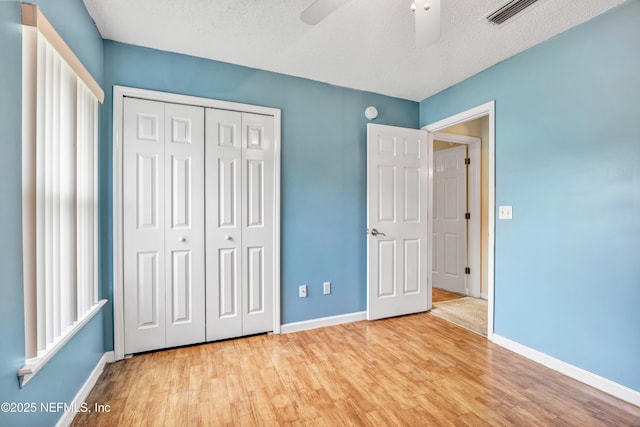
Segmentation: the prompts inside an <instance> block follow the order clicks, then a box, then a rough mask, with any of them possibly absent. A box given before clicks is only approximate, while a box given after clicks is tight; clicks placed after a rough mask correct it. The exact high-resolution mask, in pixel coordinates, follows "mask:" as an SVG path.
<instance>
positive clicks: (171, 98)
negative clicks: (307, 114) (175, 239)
mask: <svg viewBox="0 0 640 427" xmlns="http://www.w3.org/2000/svg"><path fill="white" fill-rule="evenodd" d="M125 97H129V98H140V99H146V100H149V101H158V102H167V103H172V104H184V105H193V106H197V107H204V108H215V109H220V110H232V111H241V112H247V113H255V114H262V115H266V116H272V117H273V118H274V137H273V194H272V197H273V222H274V224H273V234H274V238H273V333H274V334H279V333H280V288H281V284H280V162H281V128H280V124H281V111H280V109H277V108H271V107H262V106H256V105H249V104H241V103H236V102H228V101H220V100H216V99H209V98H201V97H196V96H189V95H180V94H175V93H168V92H159V91H154V90H147V89H138V88H132V87H126V86H114V87H113V139H112V143H113V147H112V148H113V165H112V172H113V192H112V196H113V346H114V348H113V350H114V359H115V360H121V359H123V358H124V265H123V253H124V250H123V249H124V236H123V211H122V209H123V203H122V196H123V191H122V185H123V176H122V160H123V159H122V125H123V111H124V108H123V105H124V98H125ZM205 274H206V273H205Z"/></svg>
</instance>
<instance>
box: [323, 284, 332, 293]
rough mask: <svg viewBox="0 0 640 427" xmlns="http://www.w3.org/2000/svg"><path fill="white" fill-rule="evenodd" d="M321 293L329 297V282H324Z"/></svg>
mask: <svg viewBox="0 0 640 427" xmlns="http://www.w3.org/2000/svg"><path fill="white" fill-rule="evenodd" d="M322 292H323V293H324V294H325V295H329V294H330V293H331V282H324V283H323V284H322Z"/></svg>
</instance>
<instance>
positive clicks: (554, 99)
mask: <svg viewBox="0 0 640 427" xmlns="http://www.w3.org/2000/svg"><path fill="white" fill-rule="evenodd" d="M493 99H495V100H496V122H495V124H496V154H495V161H496V205H503V204H504V205H513V215H514V216H513V218H514V219H513V220H512V221H497V223H496V246H495V332H496V333H497V334H499V335H502V336H505V337H507V338H509V339H511V340H514V341H517V342H519V343H521V344H524V345H526V346H529V347H531V348H534V349H536V350H538V351H541V352H543V353H547V354H549V355H551V356H553V357H556V358H558V359H560V360H563V361H565V362H568V363H570V364H572V365H575V366H578V367H580V368H583V369H586V370H587V371H590V372H593V373H595V374H597V375H600V376H603V377H605V378H608V379H610V380H612V381H615V382H618V383H620V384H623V385H625V386H627V387H630V388H632V389H635V390H639V391H640V331H639V329H638V326H639V325H640V309H639V308H638V307H639V306H640V259H639V258H638V252H637V250H638V244H639V243H640V1H637V0H635V1H632V2H630V3H626V4H624V5H623V6H621V7H618V8H616V9H614V10H612V11H609V12H608V13H606V14H604V15H601V16H600V17H597V18H595V19H593V20H591V21H589V22H587V23H585V24H583V25H581V26H579V27H576V28H574V29H572V30H570V31H567V32H565V33H563V34H561V35H559V36H557V37H555V38H554V39H552V40H549V41H547V42H545V43H543V44H541V45H538V46H537V47H534V48H532V49H530V50H528V51H526V52H524V53H522V54H520V55H518V56H516V57H513V58H511V59H508V60H506V61H504V62H502V63H500V64H498V65H496V66H494V67H492V68H490V69H489V70H486V71H484V72H482V73H480V74H478V75H476V76H474V77H472V78H470V79H468V80H466V81H464V82H462V83H460V84H458V85H456V86H453V87H451V88H449V89H447V90H445V91H443V92H441V93H439V94H437V95H435V96H432V97H430V98H428V99H426V100H424V101H422V102H421V104H420V123H421V125H425V124H428V123H433V122H435V121H437V120H439V119H442V118H444V117H448V116H450V115H453V114H455V113H458V112H460V111H464V110H466V109H468V108H470V107H473V106H476V105H479V104H482V103H484V102H487V101H490V100H493Z"/></svg>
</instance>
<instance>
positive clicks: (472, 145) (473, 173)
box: [433, 132, 481, 298]
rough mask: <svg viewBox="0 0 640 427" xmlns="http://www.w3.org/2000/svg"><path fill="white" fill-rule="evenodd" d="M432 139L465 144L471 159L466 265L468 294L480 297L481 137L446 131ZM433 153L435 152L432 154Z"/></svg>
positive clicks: (468, 182)
mask: <svg viewBox="0 0 640 427" xmlns="http://www.w3.org/2000/svg"><path fill="white" fill-rule="evenodd" d="M433 139H434V140H438V141H444V142H453V143H456V144H463V145H466V146H467V147H468V149H469V151H468V152H467V156H469V158H470V159H471V164H470V165H469V169H468V172H469V173H468V177H467V203H468V211H469V213H471V219H470V220H469V229H468V235H467V236H468V240H467V257H468V258H467V267H470V268H471V274H470V275H469V283H467V285H468V287H467V290H468V293H469V296H472V297H474V298H480V288H481V286H480V283H481V277H480V251H481V249H480V215H481V212H480V155H481V154H480V148H481V147H480V143H481V139H480V138H476V137H474V136H465V135H456V134H453V133H446V132H434V137H433ZM434 155H435V154H434Z"/></svg>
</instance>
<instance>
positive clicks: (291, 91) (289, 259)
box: [101, 41, 418, 345]
mask: <svg viewBox="0 0 640 427" xmlns="http://www.w3.org/2000/svg"><path fill="white" fill-rule="evenodd" d="M104 46H105V47H104V49H105V87H106V88H107V89H108V92H109V96H108V98H107V101H106V102H105V105H104V115H103V118H104V123H105V126H104V132H103V138H102V144H103V146H102V151H101V158H102V162H101V167H102V173H103V175H102V178H103V179H102V182H103V183H104V185H103V186H102V188H101V191H102V196H103V202H104V203H103V204H102V207H103V214H104V216H105V217H106V216H107V215H109V214H110V212H111V206H112V205H111V194H112V188H111V184H110V183H111V165H112V163H111V161H112V159H111V133H112V130H111V126H112V121H111V115H112V113H111V109H112V97H111V95H112V93H111V88H112V86H113V85H123V86H133V87H140V88H145V89H153V90H159V91H165V92H175V93H181V94H188V95H195V96H201V97H206V98H215V99H221V100H227V101H234V102H242V103H247V104H255V105H264V106H268V107H275V108H280V109H281V110H282V187H281V196H282V202H281V214H282V252H281V265H282V267H281V272H282V322H283V323H289V322H295V321H301V320H306V319H314V318H318V317H325V316H332V315H338V314H345V313H352V312H357V311H362V310H365V307H366V298H365V290H366V282H365V279H366V272H365V251H366V249H365V243H366V236H365V231H366V223H365V220H366V206H365V192H366V175H365V165H366V123H367V120H366V118H365V117H364V110H365V108H366V107H367V106H369V105H375V106H376V107H377V108H378V110H379V112H380V117H379V118H378V119H377V120H376V122H377V123H383V124H391V125H397V126H406V127H416V126H417V125H418V103H416V102H412V101H406V100H399V99H395V98H390V97H386V96H382V95H376V94H372V93H367V92H361V91H356V90H352V89H345V88H340V87H336V86H331V85H328V84H324V83H319V82H315V81H310V80H306V79H301V78H296V77H291V76H285V75H282V74H276V73H271V72H266V71H260V70H256V69H250V68H245V67H240V66H235V65H231V64H226V63H221V62H216V61H210V60H205V59H199V58H195V57H189V56H184V55H178V54H173V53H167V52H162V51H157V50H153V49H146V48H141V47H135V46H131V45H126V44H121V43H116V42H112V41H105V45H104ZM103 227H104V228H103V236H108V238H106V239H104V240H103V242H104V245H103V253H105V254H107V253H110V252H111V250H112V228H111V224H110V222H108V223H107V222H105V223H103ZM108 258H109V257H106V256H105V258H104V259H105V260H106V263H105V265H104V266H103V267H104V274H103V281H104V283H112V275H111V260H110V259H108ZM107 264H108V265H107ZM323 281H330V282H332V285H333V286H332V294H331V295H328V296H327V295H322V282H323ZM301 284H308V285H309V297H308V298H306V299H300V298H298V290H297V288H298V286H299V285H301ZM105 338H106V340H107V341H106V342H105V343H106V345H112V338H111V336H106V337H105Z"/></svg>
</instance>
